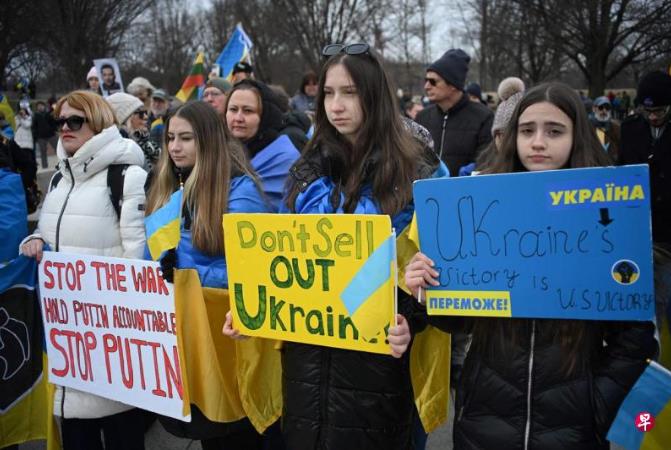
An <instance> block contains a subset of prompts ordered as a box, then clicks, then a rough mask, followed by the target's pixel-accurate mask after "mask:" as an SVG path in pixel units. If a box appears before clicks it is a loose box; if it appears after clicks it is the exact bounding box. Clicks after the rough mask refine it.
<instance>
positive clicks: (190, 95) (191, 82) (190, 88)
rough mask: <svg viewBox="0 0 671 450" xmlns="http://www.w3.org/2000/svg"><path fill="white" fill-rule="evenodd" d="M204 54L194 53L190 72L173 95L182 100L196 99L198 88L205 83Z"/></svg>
mask: <svg viewBox="0 0 671 450" xmlns="http://www.w3.org/2000/svg"><path fill="white" fill-rule="evenodd" d="M204 64H205V56H204V55H203V53H198V54H197V55H196V60H195V61H194V62H193V67H191V72H190V73H189V75H188V76H187V77H186V79H185V80H184V83H182V88H181V89H180V90H179V92H178V93H177V94H176V95H175V97H177V98H178V99H180V100H181V101H182V102H184V103H186V102H188V101H189V100H196V99H198V88H199V87H201V86H203V85H204V84H205V67H204Z"/></svg>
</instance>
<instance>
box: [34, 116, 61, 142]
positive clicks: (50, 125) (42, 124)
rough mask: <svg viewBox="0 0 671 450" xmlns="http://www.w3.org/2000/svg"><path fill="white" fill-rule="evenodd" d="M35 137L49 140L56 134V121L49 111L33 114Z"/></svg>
mask: <svg viewBox="0 0 671 450" xmlns="http://www.w3.org/2000/svg"><path fill="white" fill-rule="evenodd" d="M32 129H33V136H34V137H35V138H37V139H49V138H50V137H52V136H54V135H55V134H56V119H55V118H54V116H53V115H52V114H51V113H50V112H47V111H44V112H36V113H35V114H33V125H32Z"/></svg>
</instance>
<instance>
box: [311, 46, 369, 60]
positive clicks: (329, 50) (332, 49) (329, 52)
mask: <svg viewBox="0 0 671 450" xmlns="http://www.w3.org/2000/svg"><path fill="white" fill-rule="evenodd" d="M368 50H370V46H369V45H368V44H365V43H363V42H358V43H356V44H349V45H345V44H329V45H327V46H326V47H324V48H323V49H322V56H326V57H331V56H335V55H337V54H338V53H341V52H342V53H345V54H347V55H363V54H366V53H368Z"/></svg>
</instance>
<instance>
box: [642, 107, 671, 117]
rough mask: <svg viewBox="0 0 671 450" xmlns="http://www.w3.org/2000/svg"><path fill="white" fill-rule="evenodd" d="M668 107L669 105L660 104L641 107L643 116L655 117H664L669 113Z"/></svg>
mask: <svg viewBox="0 0 671 450" xmlns="http://www.w3.org/2000/svg"><path fill="white" fill-rule="evenodd" d="M669 109H671V106H660V107H656V108H643V114H644V115H645V116H656V117H664V116H665V115H667V114H668V113H669Z"/></svg>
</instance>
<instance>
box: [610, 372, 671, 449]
mask: <svg viewBox="0 0 671 450" xmlns="http://www.w3.org/2000/svg"><path fill="white" fill-rule="evenodd" d="M607 438H608V440H609V441H611V442H614V443H616V444H618V445H621V446H622V447H624V448H626V449H627V450H638V449H644V450H663V449H668V448H670V446H671V372H670V371H668V370H667V369H665V368H664V367H662V366H661V365H659V364H657V363H656V362H654V361H652V362H650V364H648V367H647V368H646V369H645V371H644V372H643V374H642V375H641V376H640V377H639V379H638V381H637V382H636V384H635V385H634V387H633V388H632V389H631V391H630V392H629V394H628V395H627V397H626V398H625V399H624V402H622V406H620V410H619V411H618V413H617V416H616V417H615V420H614V421H613V424H612V425H611V427H610V430H609V431H608V436H607Z"/></svg>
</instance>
